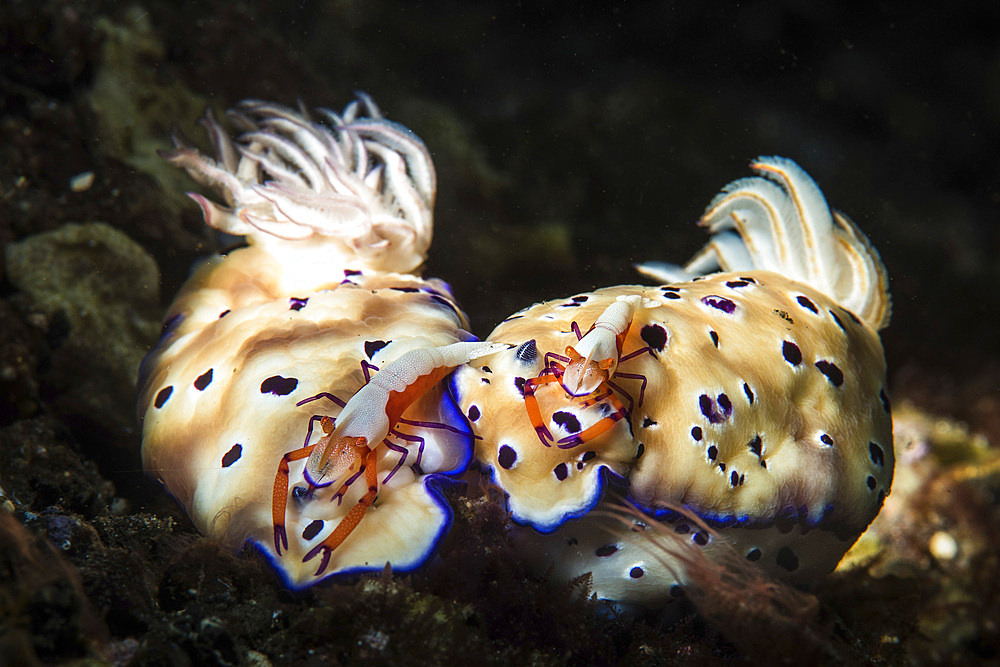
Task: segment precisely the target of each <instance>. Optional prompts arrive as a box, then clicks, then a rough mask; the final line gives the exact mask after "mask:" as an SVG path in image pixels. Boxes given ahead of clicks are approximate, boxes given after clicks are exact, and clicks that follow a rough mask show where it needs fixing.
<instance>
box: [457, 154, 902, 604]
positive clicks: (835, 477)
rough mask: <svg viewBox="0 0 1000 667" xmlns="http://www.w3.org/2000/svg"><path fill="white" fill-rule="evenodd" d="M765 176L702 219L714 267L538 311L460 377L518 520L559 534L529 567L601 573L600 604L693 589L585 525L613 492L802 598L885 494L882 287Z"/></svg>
mask: <svg viewBox="0 0 1000 667" xmlns="http://www.w3.org/2000/svg"><path fill="white" fill-rule="evenodd" d="M752 167H753V169H754V170H755V171H756V172H757V173H758V176H756V177H754V178H747V179H741V180H738V181H736V182H734V183H732V184H730V185H729V186H727V187H726V188H725V189H724V190H723V192H722V194H721V195H719V196H718V197H717V198H716V199H715V200H714V201H713V202H712V204H711V205H710V206H709V208H708V210H707V211H706V213H705V216H704V217H703V219H702V224H703V225H705V226H707V227H708V228H709V229H710V230H711V231H713V232H714V235H713V238H712V241H711V242H710V243H709V244H708V246H706V249H705V250H703V251H702V252H701V253H699V254H698V255H697V256H696V257H695V259H694V260H692V262H691V263H689V264H688V265H687V266H686V267H684V268H683V269H676V268H675V269H670V272H669V275H665V276H664V275H663V273H662V269H657V270H660V271H661V273H660V274H658V275H659V276H660V277H663V278H664V279H665V281H666V284H662V285H660V286H656V287H648V286H642V285H625V286H619V287H609V288H604V289H599V290H596V291H594V292H589V293H585V294H578V295H575V296H571V297H567V298H563V299H556V300H553V301H548V302H545V303H539V304H535V305H533V306H531V307H529V308H526V309H525V310H522V311H521V312H519V313H516V314H515V315H512V316H511V317H509V318H507V319H506V320H505V321H504V322H502V323H501V324H500V325H499V326H497V327H496V329H494V331H493V332H492V333H491V334H490V336H489V338H488V340H490V341H495V342H502V343H506V344H508V345H510V346H511V349H510V350H508V351H501V352H498V353H496V354H494V355H492V356H489V357H484V358H482V359H480V360H478V361H476V362H474V363H471V364H468V365H467V366H465V367H463V368H461V369H459V371H458V372H456V374H455V375H454V376H453V379H452V390H453V393H454V394H455V396H456V397H457V399H458V401H459V404H460V406H461V407H462V410H463V411H464V412H465V413H466V415H467V416H468V417H469V419H470V422H471V423H472V425H473V428H474V429H475V431H476V433H477V435H478V436H480V437H481V439H479V440H477V441H476V458H477V460H478V461H479V462H480V464H481V465H482V466H483V467H484V468H485V469H486V470H487V471H488V473H489V475H490V476H491V477H492V479H493V480H494V481H495V482H496V483H497V484H498V485H499V486H501V487H502V488H503V489H504V491H505V492H506V493H507V496H508V504H509V507H510V511H511V514H512V516H513V518H514V519H515V520H516V521H517V522H518V523H521V524H524V525H527V526H531V527H533V528H535V529H537V531H540V532H541V533H550V532H553V531H555V532H554V533H553V534H552V535H551V536H546V535H538V534H535V536H533V537H530V539H529V538H525V539H524V540H523V542H524V544H526V545H530V546H528V547H526V548H525V551H524V554H525V557H526V558H529V559H533V560H541V562H540V565H539V569H540V570H545V569H546V568H549V567H554V568H555V569H554V570H552V571H553V573H554V574H553V576H557V577H559V576H563V575H565V576H566V577H568V578H572V577H574V576H578V575H581V574H583V573H585V572H588V571H591V572H593V574H594V587H595V592H597V593H598V595H599V596H600V597H604V598H609V599H614V600H621V601H626V602H629V601H633V602H634V601H641V602H646V601H649V600H662V599H663V598H664V597H665V596H666V595H667V591H668V590H669V589H670V587H671V586H673V585H675V584H677V583H678V581H677V579H676V578H675V577H674V576H673V575H672V574H671V571H670V569H669V568H666V569H665V568H664V567H662V566H661V565H658V564H657V563H658V561H657V560H656V556H655V554H652V553H649V552H648V550H647V549H646V546H645V545H644V544H643V543H642V542H641V541H636V540H633V539H631V538H629V537H628V536H627V535H626V536H624V537H621V538H613V537H609V536H608V533H607V530H606V529H605V528H603V527H602V526H601V520H599V519H592V518H590V516H589V515H588V512H589V510H590V509H591V508H593V507H594V505H595V504H596V503H597V502H598V501H599V500H600V499H601V497H602V494H603V492H604V490H605V487H606V486H607V484H608V482H609V481H610V482H613V483H614V484H615V485H616V487H617V491H618V492H619V493H621V494H624V495H625V496H626V497H627V498H628V499H630V500H631V501H632V502H635V503H637V504H638V505H639V506H641V507H642V508H644V509H645V510H647V511H648V512H650V513H652V514H654V515H659V516H662V517H666V518H670V519H672V520H674V521H676V522H677V523H676V529H677V532H678V534H685V535H688V536H689V539H690V540H692V541H693V542H692V544H695V545H698V546H703V545H707V544H708V543H709V542H710V541H711V540H710V538H709V536H708V535H706V534H703V533H702V532H701V531H698V530H696V529H694V528H693V526H692V525H691V524H690V523H689V522H685V521H684V520H683V518H678V516H677V515H676V514H675V513H673V512H672V511H671V510H670V509H668V508H670V507H676V506H680V507H685V508H687V509H688V510H690V511H692V512H694V513H695V514H696V515H697V516H698V517H700V518H701V519H702V520H704V521H705V522H707V523H708V524H709V525H711V526H712V527H713V528H714V529H715V530H716V531H718V533H719V534H720V535H723V536H725V537H726V539H727V540H728V541H729V542H730V543H732V544H734V545H735V546H736V547H737V548H738V549H740V550H741V553H742V554H743V555H745V556H746V557H747V558H749V559H753V560H757V561H759V562H760V563H761V564H762V565H764V566H765V567H767V568H769V569H770V570H771V571H773V572H775V573H777V574H781V575H783V576H786V577H788V578H790V579H793V580H798V581H810V580H814V579H815V578H816V577H818V576H821V575H822V574H824V573H825V572H827V571H829V570H830V569H832V568H833V567H834V566H835V565H836V563H837V561H838V560H839V559H840V557H841V555H842V554H843V553H844V552H845V551H846V550H847V548H848V547H849V546H850V545H851V543H852V542H853V541H854V540H855V539H856V538H857V536H858V535H859V534H860V533H861V532H862V531H863V530H864V529H865V527H866V526H867V525H868V524H869V522H870V521H871V520H872V519H873V518H874V517H875V515H876V513H877V512H878V510H879V508H880V507H881V505H882V501H883V499H884V498H885V496H886V494H887V493H888V492H889V489H890V486H891V483H892V472H893V447H892V432H891V418H890V413H889V402H888V398H887V396H886V390H885V382H886V380H885V373H886V368H885V360H884V355H883V352H882V346H881V343H880V341H879V337H878V334H877V331H878V329H880V328H882V327H884V326H885V325H886V324H887V323H888V318H889V309H890V306H889V295H888V291H887V289H886V288H887V279H886V274H885V269H884V267H883V266H882V263H881V261H880V260H879V257H878V255H877V253H876V252H875V251H874V250H873V249H872V248H871V246H870V244H869V243H868V241H867V239H866V238H865V237H864V235H863V234H862V233H861V232H860V231H859V230H858V229H857V228H856V227H855V226H854V224H853V223H851V222H850V220H848V219H847V218H846V217H844V216H843V215H841V214H840V213H837V212H834V211H832V210H831V209H830V207H829V206H828V205H827V203H826V200H825V199H824V198H823V196H822V194H821V193H820V191H819V189H818V188H817V187H816V184H815V183H814V182H813V181H812V179H811V178H809V176H808V175H806V174H805V172H803V171H802V170H801V169H800V168H799V167H798V166H797V165H795V164H794V163H793V162H791V161H789V160H784V159H781V158H760V159H759V160H757V161H756V162H754V163H753V165H752ZM648 271H649V268H648V267H647V272H648ZM713 271H715V272H714V273H713ZM703 274H707V275H703ZM640 300H641V303H642V304H643V307H629V306H627V305H623V304H638V303H639V302H640ZM612 323H613V325H612ZM588 332H589V333H588ZM612 334H613V335H614V336H613V339H614V341H615V342H616V344H614V345H612V344H611V341H612ZM592 342H593V343H597V344H594V345H592V344H591V343H592ZM581 349H584V350H585V354H584V353H581V351H580V350H581ZM576 371H585V372H586V373H587V374H588V375H589V377H591V378H592V379H591V380H590V381H589V382H587V383H584V384H583V385H580V384H579V383H576V382H569V381H567V378H568V377H570V376H571V375H572V374H573V373H574V372H576ZM578 386H579V387H582V389H579V390H578V389H577V387H578ZM604 523H605V524H607V523H608V522H607V521H605V522H604ZM706 548H707V547H706ZM675 565H677V564H675ZM676 569H677V570H678V571H681V570H682V569H683V568H680V567H678V568H676Z"/></svg>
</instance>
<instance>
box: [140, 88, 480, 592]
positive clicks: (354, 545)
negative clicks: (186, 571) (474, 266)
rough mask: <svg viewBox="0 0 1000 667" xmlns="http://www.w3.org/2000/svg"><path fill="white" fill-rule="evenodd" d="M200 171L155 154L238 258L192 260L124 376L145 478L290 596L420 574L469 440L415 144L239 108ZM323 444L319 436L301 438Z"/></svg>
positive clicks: (190, 153) (475, 346)
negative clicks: (456, 397) (455, 389)
mask: <svg viewBox="0 0 1000 667" xmlns="http://www.w3.org/2000/svg"><path fill="white" fill-rule="evenodd" d="M230 117H231V120H232V121H233V122H234V123H235V124H236V125H237V126H239V127H240V128H241V129H242V130H244V133H243V134H242V135H240V136H239V137H237V138H235V139H232V138H230V137H229V136H228V135H227V134H226V133H225V132H224V131H223V129H222V128H221V126H220V125H219V124H218V123H217V122H216V121H215V119H214V118H213V117H212V116H211V115H207V116H206V117H205V119H204V120H203V121H202V122H203V124H204V126H205V127H206V129H207V130H208V135H209V138H210V139H211V142H212V144H213V146H214V149H215V154H216V158H214V159H213V158H212V157H209V156H207V155H204V154H202V153H201V152H199V151H198V150H197V149H195V148H193V147H190V146H188V145H186V144H184V143H182V142H180V141H176V144H177V147H176V149H175V150H173V151H172V152H170V153H168V154H166V156H165V157H166V158H167V159H168V160H170V161H171V162H173V163H174V164H176V165H178V166H181V167H183V168H185V169H186V170H187V171H188V173H190V174H191V175H192V176H193V177H194V178H195V179H196V180H198V181H200V182H201V183H202V184H203V185H205V186H207V187H210V188H213V189H215V190H217V191H218V192H219V193H220V194H221V196H222V198H223V200H224V204H217V203H214V202H212V201H210V200H208V199H207V198H205V197H203V196H201V195H198V194H192V195H191V197H192V198H193V199H194V200H195V201H196V202H198V204H199V205H200V206H201V208H202V210H203V212H204V216H205V221H206V223H208V224H209V225H210V226H212V227H214V228H216V229H218V230H221V231H224V232H227V233H229V234H236V235H244V236H246V240H247V243H248V245H247V247H244V248H240V249H237V250H235V251H233V252H230V253H228V254H227V255H225V256H219V257H214V258H212V259H209V260H207V261H205V262H204V263H203V264H202V265H201V266H200V267H199V268H198V269H197V271H196V272H195V273H194V275H193V276H192V277H191V278H190V279H189V280H188V282H187V283H186V284H185V286H184V287H183V289H182V290H181V292H180V294H179V295H178V296H177V298H176V299H175V301H174V303H173V305H171V307H170V309H169V311H168V313H167V316H166V324H165V327H164V334H163V337H162V338H161V340H160V342H159V343H158V344H157V346H156V347H155V348H154V349H153V351H152V352H151V353H150V354H149V355H148V357H147V359H146V360H145V362H144V364H143V367H142V369H141V371H140V376H141V377H140V387H141V389H140V396H139V406H138V407H139V414H140V419H141V420H142V426H143V446H142V457H143V465H144V467H145V468H146V470H148V471H149V472H150V473H152V474H153V475H155V476H156V477H157V478H158V479H159V480H160V481H162V482H163V484H164V485H165V486H166V488H167V490H168V491H169V492H170V493H171V494H172V495H173V496H174V497H175V498H176V499H177V500H178V501H180V503H181V504H182V505H183V506H184V507H185V508H186V510H187V512H188V514H189V515H190V517H191V519H192V521H193V522H194V523H195V525H196V526H197V527H198V528H199V529H200V530H201V531H203V532H204V533H205V534H207V535H210V536H212V537H215V538H218V539H221V540H223V541H224V542H226V543H228V544H231V545H232V546H233V547H238V546H239V545H240V544H242V543H243V542H244V541H246V540H249V541H252V542H253V543H255V544H256V545H257V546H258V547H259V548H260V549H261V550H262V551H263V552H264V553H265V554H267V555H268V556H269V558H270V560H271V561H272V563H273V564H274V565H275V567H276V568H277V570H278V571H279V573H280V574H281V575H282V576H283V577H284V578H285V580H286V581H287V583H288V584H289V585H290V586H292V587H303V586H307V585H310V584H312V583H315V582H316V581H319V580H321V579H323V578H325V577H328V576H330V575H334V574H339V573H346V572H355V571H364V570H379V569H382V568H383V567H384V566H385V565H386V563H389V564H391V565H392V567H393V568H395V569H397V570H406V569H410V568H413V567H416V566H418V565H419V564H421V563H422V562H423V561H424V560H426V558H427V557H428V555H429V554H430V553H431V552H432V550H433V548H434V547H435V545H436V544H437V542H438V540H439V539H440V537H441V536H442V534H443V533H444V531H445V530H446V529H447V527H448V526H449V525H450V521H451V514H450V509H449V506H448V504H447V503H446V502H445V500H444V498H443V497H442V494H441V490H440V485H441V482H442V480H443V479H444V478H445V477H446V476H448V475H454V474H458V473H461V472H463V471H464V470H465V468H466V467H467V465H468V463H469V460H470V457H471V449H472V444H471V443H472V434H471V432H470V431H469V427H468V425H467V422H466V420H465V418H464V416H463V415H462V414H461V413H460V412H459V411H458V410H457V408H456V406H455V404H454V402H453V401H452V400H451V398H450V397H449V396H448V395H447V393H446V392H445V391H443V390H442V387H441V386H440V380H441V378H442V377H443V376H444V375H446V374H447V373H448V372H449V371H450V370H451V368H452V367H453V366H455V365H458V364H460V363H463V362H466V361H469V360H471V359H473V358H475V357H476V356H477V355H478V354H481V353H483V352H485V351H491V350H494V349H495V346H491V345H489V344H479V343H471V342H467V341H470V340H472V339H473V337H472V336H471V335H470V334H469V333H468V332H467V331H466V328H467V327H468V322H467V319H466V316H465V315H464V314H463V313H462V311H461V310H460V309H459V307H458V306H457V304H456V303H455V300H454V298H453V297H452V295H451V292H450V290H449V288H448V285H447V284H445V283H444V282H442V281H440V280H436V279H422V278H420V277H418V276H417V275H415V274H414V273H413V272H414V271H415V270H416V269H417V268H418V267H419V266H420V265H421V263H422V262H423V260H424V258H425V256H426V252H427V249H428V247H429V244H430V239H431V226H432V225H431V209H432V208H433V203H434V195H435V188H436V185H435V176H434V168H433V165H432V163H431V160H430V156H429V154H428V152H427V149H426V148H425V146H424V144H423V142H421V141H420V139H419V138H417V137H416V136H414V135H413V133H412V132H410V131H409V130H407V129H406V128H404V127H402V126H400V125H398V124H395V123H392V122H390V121H388V120H385V119H384V118H382V116H381V113H380V111H379V109H378V108H377V107H376V106H375V104H374V103H373V102H372V101H371V100H370V99H369V98H368V97H367V96H364V95H361V96H360V98H359V99H358V100H356V101H354V102H352V103H350V104H349V105H348V106H347V107H346V109H345V110H344V111H343V113H340V114H337V113H334V112H332V111H328V110H325V109H319V110H317V111H316V112H314V113H309V112H307V111H305V110H304V109H303V110H298V111H296V110H292V109H289V108H285V107H282V106H279V105H276V104H270V103H265V102H259V101H247V102H243V103H242V104H240V105H239V106H238V107H237V108H236V109H235V110H234V111H232V112H231V113H230ZM317 425H319V427H320V428H316V426H317Z"/></svg>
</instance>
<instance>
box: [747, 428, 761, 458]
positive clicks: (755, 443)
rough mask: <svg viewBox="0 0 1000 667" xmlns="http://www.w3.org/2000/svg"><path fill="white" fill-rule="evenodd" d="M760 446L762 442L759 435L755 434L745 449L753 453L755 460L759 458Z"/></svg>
mask: <svg viewBox="0 0 1000 667" xmlns="http://www.w3.org/2000/svg"><path fill="white" fill-rule="evenodd" d="M762 444H763V440H762V439H761V437H760V434H757V435H755V436H754V437H753V440H751V441H750V442H748V443H747V447H749V448H750V451H751V452H753V453H754V455H756V457H757V458H760V455H761V453H762Z"/></svg>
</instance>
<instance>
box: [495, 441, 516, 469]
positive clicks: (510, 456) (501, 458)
mask: <svg viewBox="0 0 1000 667" xmlns="http://www.w3.org/2000/svg"><path fill="white" fill-rule="evenodd" d="M497 463H499V464H500V467H501V468H503V469H504V470H510V469H511V468H512V467H513V466H514V464H515V463H517V452H515V451H514V448H513V447H511V446H510V445H500V451H499V452H498V453H497Z"/></svg>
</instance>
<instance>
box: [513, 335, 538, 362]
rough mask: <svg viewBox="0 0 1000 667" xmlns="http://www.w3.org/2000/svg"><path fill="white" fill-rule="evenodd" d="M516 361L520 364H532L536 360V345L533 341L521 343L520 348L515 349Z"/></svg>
mask: <svg viewBox="0 0 1000 667" xmlns="http://www.w3.org/2000/svg"><path fill="white" fill-rule="evenodd" d="M514 356H515V357H517V360H518V361H520V362H521V363H522V364H533V363H535V359H537V358H538V344H537V343H535V339H534V338H532V339H531V340H527V341H524V342H523V343H521V345H520V347H518V348H517V352H515V353H514Z"/></svg>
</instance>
